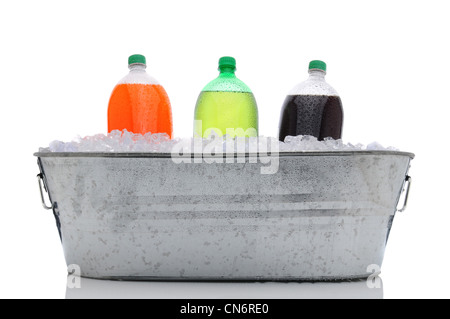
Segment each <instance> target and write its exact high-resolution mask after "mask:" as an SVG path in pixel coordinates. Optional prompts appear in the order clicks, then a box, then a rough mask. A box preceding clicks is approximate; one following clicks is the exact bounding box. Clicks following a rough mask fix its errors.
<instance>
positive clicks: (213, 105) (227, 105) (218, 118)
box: [194, 56, 258, 138]
mask: <svg viewBox="0 0 450 319" xmlns="http://www.w3.org/2000/svg"><path fill="white" fill-rule="evenodd" d="M219 71H220V74H219V76H218V77H217V78H216V79H214V80H212V81H211V82H209V83H208V84H207V85H206V86H205V87H204V88H203V90H202V91H201V92H200V95H199V97H198V99H197V104H196V106H195V114H194V137H203V138H207V137H209V136H210V135H211V134H214V135H216V136H222V135H225V134H228V135H229V136H230V137H236V136H238V137H252V136H258V107H257V106H256V100H255V97H254V96H253V93H252V91H251V90H250V88H249V87H248V86H247V85H246V84H245V83H244V82H242V81H241V80H239V79H238V78H237V77H236V75H235V74H234V72H235V71H236V60H235V59H234V58H232V57H227V56H225V57H221V58H220V59H219ZM213 131H214V133H213Z"/></svg>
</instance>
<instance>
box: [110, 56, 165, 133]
mask: <svg viewBox="0 0 450 319" xmlns="http://www.w3.org/2000/svg"><path fill="white" fill-rule="evenodd" d="M146 67H147V65H146V60H145V56H143V55H140V54H134V55H131V56H130V57H129V58H128V68H129V69H130V72H129V73H128V75H126V76H125V77H124V78H122V80H120V81H119V83H117V85H116V86H115V88H114V90H113V92H112V93H111V97H110V99H109V105H108V132H111V131H112V130H123V129H127V131H130V132H133V133H140V134H145V133H148V132H151V133H167V134H168V135H169V136H170V138H172V130H173V127H172V108H171V106H170V101H169V97H168V95H167V93H166V91H165V90H164V88H163V87H162V86H161V85H160V84H159V83H158V81H156V79H154V78H153V77H151V76H150V75H148V73H147V72H146V71H145V69H146Z"/></svg>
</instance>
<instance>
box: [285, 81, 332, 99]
mask: <svg viewBox="0 0 450 319" xmlns="http://www.w3.org/2000/svg"><path fill="white" fill-rule="evenodd" d="M288 94H289V95H331V96H339V94H338V93H337V91H336V90H335V89H334V88H333V87H332V86H331V85H329V84H328V83H327V82H325V81H315V80H306V81H304V82H300V83H298V84H297V85H295V86H294V87H293V88H292V89H291V90H290V91H289V93H288Z"/></svg>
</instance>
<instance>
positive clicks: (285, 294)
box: [66, 275, 383, 299]
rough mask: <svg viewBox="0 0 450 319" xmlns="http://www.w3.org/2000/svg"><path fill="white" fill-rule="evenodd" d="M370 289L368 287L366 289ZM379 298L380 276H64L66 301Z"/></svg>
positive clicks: (380, 290) (381, 296)
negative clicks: (286, 278) (302, 279)
mask: <svg viewBox="0 0 450 319" xmlns="http://www.w3.org/2000/svg"><path fill="white" fill-rule="evenodd" d="M370 287H372V288H370ZM85 298H86V299H97V298H98V299H100V298H101V299H128V298H133V299H264V298H265V299H356V298H357V299H382V298H383V284H382V280H381V278H380V277H375V278H373V280H372V282H369V284H368V283H367V281H366V280H359V281H351V282H317V283H310V282H301V283H298V282H162V281H111V280H98V279H89V278H80V277H73V276H70V275H69V276H68V277H67V288H66V299H85Z"/></svg>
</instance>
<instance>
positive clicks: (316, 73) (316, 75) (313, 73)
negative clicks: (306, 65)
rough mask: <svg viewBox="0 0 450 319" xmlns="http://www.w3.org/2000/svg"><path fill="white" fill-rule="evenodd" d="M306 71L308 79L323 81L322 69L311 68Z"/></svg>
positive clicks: (323, 73)
mask: <svg viewBox="0 0 450 319" xmlns="http://www.w3.org/2000/svg"><path fill="white" fill-rule="evenodd" d="M308 73H309V78H308V80H313V81H325V75H326V72H325V71H323V70H319V69H311V70H309V71H308Z"/></svg>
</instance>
